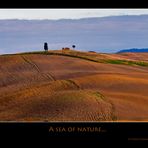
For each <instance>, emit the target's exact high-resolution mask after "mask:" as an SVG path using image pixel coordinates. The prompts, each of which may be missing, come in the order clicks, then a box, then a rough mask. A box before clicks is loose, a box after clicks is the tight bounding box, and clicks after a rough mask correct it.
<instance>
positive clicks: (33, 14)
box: [0, 9, 148, 19]
mask: <svg viewBox="0 0 148 148" xmlns="http://www.w3.org/2000/svg"><path fill="white" fill-rule="evenodd" d="M141 14H148V9H0V19H63V18H65V19H79V18H86V17H104V16H114V15H115V16H116V15H141Z"/></svg>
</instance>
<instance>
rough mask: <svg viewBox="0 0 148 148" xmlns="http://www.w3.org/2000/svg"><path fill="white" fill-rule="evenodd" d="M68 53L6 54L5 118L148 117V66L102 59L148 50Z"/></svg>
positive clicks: (2, 71)
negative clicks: (111, 52) (120, 52)
mask: <svg viewBox="0 0 148 148" xmlns="http://www.w3.org/2000/svg"><path fill="white" fill-rule="evenodd" d="M51 53H52V54H51ZM55 53H58V54H55ZM59 53H60V54H59ZM64 54H65V53H64ZM64 54H63V55H62V52H61V51H50V52H49V54H42V53H37V54H36V53H29V54H28V53H26V54H25V53H24V54H16V55H1V56H0V121H147V120H148V66H140V65H126V64H112V63H107V62H100V61H101V60H102V61H104V60H124V61H125V60H128V61H134V62H135V61H136V62H147V61H148V54H147V53H124V54H103V53H102V54H101V53H100V54H99V53H89V52H75V51H71V52H69V51H68V52H67V53H66V54H68V56H67V55H64ZM73 54H74V55H75V57H74V56H70V55H73ZM77 56H78V57H77ZM86 57H87V58H86ZM90 58H91V60H92V59H95V60H98V61H99V62H96V61H91V60H90Z"/></svg>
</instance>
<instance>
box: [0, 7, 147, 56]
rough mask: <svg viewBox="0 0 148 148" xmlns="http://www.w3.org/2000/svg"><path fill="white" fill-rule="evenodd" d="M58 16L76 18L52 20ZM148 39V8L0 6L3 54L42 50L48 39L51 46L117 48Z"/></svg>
mask: <svg viewBox="0 0 148 148" xmlns="http://www.w3.org/2000/svg"><path fill="white" fill-rule="evenodd" d="M135 15H136V16H135ZM105 16H115V17H106V18H103V19H102V18H101V17H105ZM116 16H121V17H116ZM91 17H96V18H91ZM99 17H100V18H99ZM79 18H89V19H85V20H84V19H82V20H77V19H79ZM5 19H20V20H5ZM22 19H23V20H22ZM24 19H25V20H24ZM34 19H35V20H37V21H34ZM44 19H49V20H48V21H44ZM58 19H76V20H61V21H50V20H58ZM28 20H29V21H28ZM147 39H148V9H0V54H5V53H16V52H27V51H33V50H42V48H43V43H44V42H45V41H46V42H48V43H49V48H50V49H61V48H62V47H71V45H73V44H74V45H76V48H77V49H78V50H88V51H89V50H95V51H99V52H117V51H119V50H122V49H129V48H148V42H147Z"/></svg>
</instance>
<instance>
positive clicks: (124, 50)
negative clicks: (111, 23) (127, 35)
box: [117, 48, 148, 53]
mask: <svg viewBox="0 0 148 148" xmlns="http://www.w3.org/2000/svg"><path fill="white" fill-rule="evenodd" d="M123 52H148V48H141V49H137V48H132V49H123V50H120V51H119V52H117V53H123Z"/></svg>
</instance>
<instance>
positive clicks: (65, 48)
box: [62, 47, 70, 51]
mask: <svg viewBox="0 0 148 148" xmlns="http://www.w3.org/2000/svg"><path fill="white" fill-rule="evenodd" d="M62 50H64V51H67V50H70V48H69V47H64V48H62Z"/></svg>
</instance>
